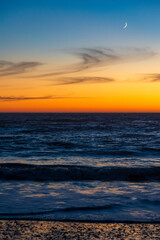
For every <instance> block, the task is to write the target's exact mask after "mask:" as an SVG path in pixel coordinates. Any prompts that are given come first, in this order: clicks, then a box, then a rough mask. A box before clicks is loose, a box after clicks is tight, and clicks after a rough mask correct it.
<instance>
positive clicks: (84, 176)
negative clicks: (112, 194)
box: [0, 163, 160, 182]
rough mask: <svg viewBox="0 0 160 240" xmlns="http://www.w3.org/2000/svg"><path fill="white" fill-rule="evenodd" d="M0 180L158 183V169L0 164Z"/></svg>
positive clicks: (153, 167) (159, 170)
mask: <svg viewBox="0 0 160 240" xmlns="http://www.w3.org/2000/svg"><path fill="white" fill-rule="evenodd" d="M0 180H19V181H25V180H31V181H88V180H92V181H94V180H100V181H130V182H137V181H138V182H144V181H160V167H157V166H151V167H91V166H77V165H34V164H21V163H1V164H0Z"/></svg>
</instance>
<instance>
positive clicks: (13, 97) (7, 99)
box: [0, 96, 88, 102]
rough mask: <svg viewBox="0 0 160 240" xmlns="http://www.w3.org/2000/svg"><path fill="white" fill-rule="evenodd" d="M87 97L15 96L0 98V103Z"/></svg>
mask: <svg viewBox="0 0 160 240" xmlns="http://www.w3.org/2000/svg"><path fill="white" fill-rule="evenodd" d="M79 98H88V97H68V96H44V97H23V96H22V97H15V96H7V97H4V96H0V101H3V102H9V101H10V102H11V101H26V100H47V99H55V100H56V99H79Z"/></svg>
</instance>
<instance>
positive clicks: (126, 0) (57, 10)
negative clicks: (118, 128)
mask: <svg viewBox="0 0 160 240" xmlns="http://www.w3.org/2000/svg"><path fill="white" fill-rule="evenodd" d="M159 13H160V1H159V0H76V1H75V0H14V1H13V0H0V36H1V37H0V112H160V66H159V62H160V30H159V26H160V17H159ZM125 23H127V24H128V26H127V28H125V29H124V26H125Z"/></svg>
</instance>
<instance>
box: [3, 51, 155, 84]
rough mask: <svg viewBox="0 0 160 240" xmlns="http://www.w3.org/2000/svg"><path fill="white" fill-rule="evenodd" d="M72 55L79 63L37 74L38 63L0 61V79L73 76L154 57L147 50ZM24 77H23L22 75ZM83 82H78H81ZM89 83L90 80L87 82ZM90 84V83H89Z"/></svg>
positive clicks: (40, 63) (153, 53)
mask: <svg viewBox="0 0 160 240" xmlns="http://www.w3.org/2000/svg"><path fill="white" fill-rule="evenodd" d="M72 54H73V55H75V56H76V57H77V59H79V63H75V64H71V65H68V66H65V67H63V68H61V69H59V70H58V69H57V70H56V69H55V70H54V71H53V70H48V71H47V72H45V73H43V72H42V73H41V74H37V70H36V67H40V66H42V65H43V63H42V62H39V61H22V62H18V63H15V62H11V61H3V60H1V61H0V77H5V76H11V75H18V74H24V73H30V72H31V71H32V73H34V75H32V76H31V75H28V76H27V78H37V79H39V78H44V79H45V80H46V79H49V78H51V77H56V76H63V75H66V74H73V73H78V72H83V71H86V70H90V69H95V68H99V67H108V66H110V65H114V64H119V63H125V62H129V61H138V60H139V61H140V60H145V59H147V58H150V57H153V56H154V55H156V53H155V52H153V51H151V50H150V49H148V48H125V49H111V48H82V49H78V50H75V51H72ZM23 77H25V75H23ZM82 81H83V80H80V82H82ZM89 81H90V80H89ZM90 82H91V81H90Z"/></svg>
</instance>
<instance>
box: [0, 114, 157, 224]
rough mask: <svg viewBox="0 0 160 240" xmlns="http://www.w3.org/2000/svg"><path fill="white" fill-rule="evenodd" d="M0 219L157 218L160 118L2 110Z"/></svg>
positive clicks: (101, 219)
mask: <svg viewBox="0 0 160 240" xmlns="http://www.w3.org/2000/svg"><path fill="white" fill-rule="evenodd" d="M0 218H9V219H12V218H16V219H19V218H20V219H21V218H22V219H49V220H83V221H85V220H86V221H88V220H90V221H135V222H136V221H138V222H141V221H146V222H147V221H149V222H155V221H160V114H158V113H141V114H140V113H114V114H113V113H73V114H72V113H34V114H32V113H1V114H0Z"/></svg>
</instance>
